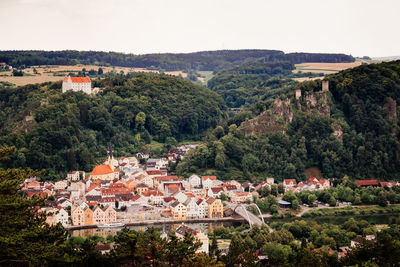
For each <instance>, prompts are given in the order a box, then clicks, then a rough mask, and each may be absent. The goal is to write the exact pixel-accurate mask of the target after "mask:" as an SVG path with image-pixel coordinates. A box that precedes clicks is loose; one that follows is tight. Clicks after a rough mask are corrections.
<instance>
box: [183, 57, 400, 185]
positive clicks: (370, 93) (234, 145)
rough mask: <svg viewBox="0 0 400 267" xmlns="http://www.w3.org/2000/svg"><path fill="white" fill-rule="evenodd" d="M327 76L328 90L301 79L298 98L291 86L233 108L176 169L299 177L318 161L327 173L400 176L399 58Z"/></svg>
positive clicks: (232, 175) (227, 174) (245, 176)
mask: <svg viewBox="0 0 400 267" xmlns="http://www.w3.org/2000/svg"><path fill="white" fill-rule="evenodd" d="M326 80H328V81H329V90H330V91H329V92H323V91H321V81H320V80H317V81H310V82H304V83H301V84H299V85H298V87H297V88H298V89H301V92H302V96H301V97H300V98H299V99H298V100H297V99H296V98H295V96H294V92H293V91H292V92H291V93H289V94H286V95H281V96H280V97H279V98H277V99H275V100H267V101H264V102H259V103H257V104H255V105H254V106H253V107H252V108H251V109H249V110H245V111H243V112H241V113H239V114H237V115H236V117H235V118H233V119H230V120H229V121H228V122H227V123H226V124H225V125H222V127H221V126H218V127H217V128H216V129H215V130H214V131H213V132H212V133H210V134H209V135H208V136H207V137H206V138H205V142H204V143H203V144H201V145H199V147H198V148H197V149H196V150H195V151H193V153H191V154H190V155H189V156H187V157H185V159H184V160H183V161H181V162H180V163H179V165H178V167H177V171H178V173H179V174H190V173H192V172H197V173H200V174H211V173H214V174H217V175H219V176H220V177H224V178H226V179H235V178H236V179H242V180H246V179H253V180H257V179H260V180H263V179H265V177H275V178H277V180H278V181H279V180H282V179H285V178H296V179H298V180H303V179H304V178H305V173H304V170H305V169H306V168H309V167H318V168H319V169H320V170H321V171H322V173H323V175H324V176H325V177H335V178H342V177H343V176H344V175H349V176H351V177H354V178H364V179H365V178H379V179H383V180H385V179H386V180H389V179H395V180H400V127H399V126H400V125H399V118H398V106H397V104H398V103H400V61H393V62H387V63H381V64H371V65H362V66H360V67H357V68H354V69H349V70H345V71H342V72H340V73H338V74H333V75H330V76H328V77H327V78H326ZM260 113H261V114H260ZM259 114H260V115H259ZM257 115H258V116H257ZM252 118H253V119H252ZM235 124H236V125H235ZM239 125H240V127H237V126H239Z"/></svg>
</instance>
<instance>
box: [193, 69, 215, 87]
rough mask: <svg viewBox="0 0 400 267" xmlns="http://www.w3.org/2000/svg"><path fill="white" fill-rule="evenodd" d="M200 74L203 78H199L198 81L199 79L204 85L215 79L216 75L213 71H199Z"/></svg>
mask: <svg viewBox="0 0 400 267" xmlns="http://www.w3.org/2000/svg"><path fill="white" fill-rule="evenodd" d="M198 73H199V74H200V75H201V76H202V77H198V78H197V79H199V81H201V82H202V83H203V84H207V82H208V81H209V80H210V79H211V78H212V77H214V74H213V72H212V71H198Z"/></svg>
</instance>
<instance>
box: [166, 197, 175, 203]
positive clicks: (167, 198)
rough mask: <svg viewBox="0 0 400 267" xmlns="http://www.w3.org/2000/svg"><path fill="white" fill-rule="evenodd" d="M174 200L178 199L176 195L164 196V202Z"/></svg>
mask: <svg viewBox="0 0 400 267" xmlns="http://www.w3.org/2000/svg"><path fill="white" fill-rule="evenodd" d="M173 200H176V198H174V197H164V202H167V203H168V202H170V201H173Z"/></svg>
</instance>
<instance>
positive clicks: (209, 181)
mask: <svg viewBox="0 0 400 267" xmlns="http://www.w3.org/2000/svg"><path fill="white" fill-rule="evenodd" d="M216 180H217V177H216V176H201V181H202V184H203V188H204V189H207V190H208V189H210V188H211V187H212V186H213V185H214V181H216Z"/></svg>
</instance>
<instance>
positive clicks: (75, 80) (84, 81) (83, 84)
mask: <svg viewBox="0 0 400 267" xmlns="http://www.w3.org/2000/svg"><path fill="white" fill-rule="evenodd" d="M69 90H71V91H74V92H79V91H82V92H84V93H86V94H91V93H92V82H91V81H90V78H89V77H70V76H65V78H64V80H63V84H62V92H63V93H65V92H67V91H69Z"/></svg>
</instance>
